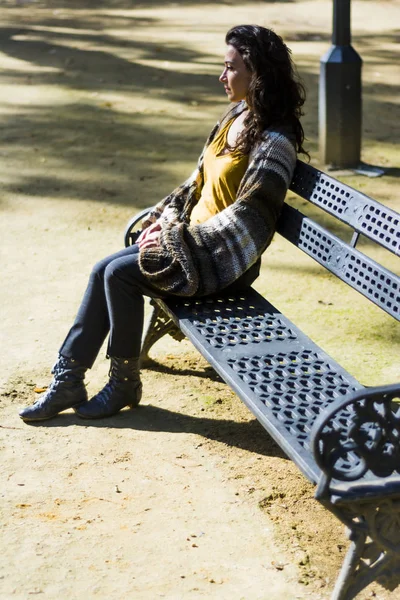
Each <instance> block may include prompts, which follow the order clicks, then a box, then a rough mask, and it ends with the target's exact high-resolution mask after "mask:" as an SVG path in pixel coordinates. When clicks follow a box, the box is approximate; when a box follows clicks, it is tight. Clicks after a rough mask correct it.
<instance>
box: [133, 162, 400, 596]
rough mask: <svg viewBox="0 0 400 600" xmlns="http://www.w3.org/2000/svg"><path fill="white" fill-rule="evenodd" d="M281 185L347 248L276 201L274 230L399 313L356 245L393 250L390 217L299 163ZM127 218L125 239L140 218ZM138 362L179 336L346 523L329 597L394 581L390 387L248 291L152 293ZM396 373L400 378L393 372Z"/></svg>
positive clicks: (394, 452) (396, 513) (398, 408)
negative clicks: (348, 231)
mask: <svg viewBox="0 0 400 600" xmlns="http://www.w3.org/2000/svg"><path fill="white" fill-rule="evenodd" d="M290 189H291V190H292V191H293V192H295V193H296V194H297V195H299V196H301V197H302V198H304V199H306V200H308V201H309V202H310V203H312V204H313V205H315V206H317V207H319V208H321V209H322V210H324V211H326V212H327V213H329V214H330V215H333V216H334V217H336V218H337V219H338V220H339V221H341V222H342V223H345V224H347V225H349V226H350V227H351V228H352V230H353V232H354V233H353V237H352V240H351V242H350V243H346V242H344V241H343V240H342V239H340V238H339V237H337V236H336V235H334V234H333V233H331V232H330V231H328V230H327V229H325V228H323V227H322V226H321V225H319V224H317V223H316V222H314V221H313V220H311V219H310V218H309V217H306V216H304V215H303V214H302V213H301V212H299V211H298V210H296V209H295V208H293V207H292V206H290V205H288V204H287V203H285V205H284V208H283V211H282V215H281V218H280V221H279V226H278V233H279V234H281V235H282V236H284V237H285V238H286V239H287V240H289V241H290V242H292V243H293V244H294V245H295V246H297V247H298V248H300V249H301V250H303V251H304V252H305V253H306V254H308V255H309V256H311V257H312V258H313V259H315V260H316V261H317V262H318V263H319V264H320V265H322V266H324V267H326V268H327V269H328V270H329V271H330V272H331V273H333V274H334V275H336V276H337V277H338V278H339V279H341V280H342V281H343V282H345V283H347V284H348V285H350V286H351V287H352V288H354V289H355V290H357V291H359V292H360V293H361V294H363V295H364V296H366V297H367V298H369V300H371V302H373V303H374V304H376V305H377V306H378V307H380V308H381V309H382V310H384V311H386V312H387V313H389V315H391V316H392V317H393V318H394V319H396V320H397V321H399V320H400V277H399V276H398V275H396V274H395V273H392V272H390V271H389V270H387V269H386V268H385V267H384V266H382V265H380V264H378V263H377V262H375V261H374V260H372V259H371V258H369V257H367V256H366V255H365V254H363V253H362V252H360V251H359V250H358V249H357V248H356V244H357V241H358V239H359V236H360V235H362V236H364V237H366V238H368V239H369V240H372V241H374V242H376V243H377V244H379V245H380V246H382V247H384V248H385V249H386V250H388V251H390V252H391V253H394V254H395V255H397V256H400V215H399V214H397V213H396V212H395V211H393V210H391V209H389V208H387V207H385V206H383V205H382V204H380V203H378V202H376V201H374V200H372V199H371V198H369V197H367V196H365V195H364V194H362V193H360V192H358V191H356V190H354V189H352V188H351V187H349V186H347V185H345V184H343V183H341V182H339V181H337V180H335V179H334V178H332V177H330V176H328V175H326V174H325V173H322V172H320V171H318V170H317V169H315V168H313V167H312V166H310V165H306V164H305V163H303V162H301V161H298V163H297V167H296V171H295V174H294V178H293V181H292V183H291V186H290ZM147 212H148V211H144V212H143V213H141V214H140V215H137V217H135V218H134V219H133V220H132V221H131V223H130V224H129V225H128V228H127V230H126V234H125V243H126V245H129V244H131V243H133V242H134V240H135V238H136V234H135V231H136V229H137V228H138V225H139V223H140V221H141V220H142V218H143V217H144V215H145V214H146V213H147ZM152 303H153V306H154V308H153V315H152V317H151V319H150V323H149V326H148V329H147V333H146V335H145V337H144V341H143V353H142V356H143V358H145V357H146V356H147V354H148V352H149V349H150V348H151V346H152V344H153V343H154V342H155V341H157V340H158V339H160V337H162V336H163V335H165V334H166V333H169V334H171V335H173V336H175V337H177V338H178V339H179V338H182V337H187V338H188V339H189V340H190V341H191V342H192V343H193V345H194V346H195V347H196V348H197V350H199V351H200V353H201V354H202V355H203V356H204V357H205V358H206V359H207V361H208V362H209V363H210V364H211V365H212V366H213V367H214V369H215V370H216V371H217V372H218V374H219V375H220V376H221V377H222V379H223V380H224V381H225V382H226V383H227V384H228V385H229V386H230V387H231V388H232V390H233V391H234V392H235V393H236V394H237V395H238V396H239V398H240V399H241V400H242V401H243V402H244V403H245V404H246V405H247V407H248V408H249V409H250V410H251V411H252V412H253V414H254V415H255V417H256V418H257V419H258V420H259V421H260V423H261V424H262V425H263V427H264V428H265V429H266V430H267V432H268V433H269V434H270V435H271V436H272V437H273V438H274V440H275V441H276V442H277V443H278V444H279V446H280V447H281V448H282V449H283V450H284V452H285V453H286V454H287V456H288V457H289V458H290V459H292V460H293V461H294V462H295V463H296V465H297V466H298V467H299V469H300V470H301V471H302V472H303V474H304V475H305V476H306V477H307V478H308V479H309V480H310V481H311V482H312V483H313V484H316V486H317V488H316V494H315V497H316V499H317V500H319V501H320V502H321V503H322V504H323V505H324V506H325V507H326V508H327V509H328V510H330V511H331V512H333V513H334V514H335V515H336V516H337V517H338V518H339V519H340V520H341V521H342V522H343V523H344V524H345V525H346V527H347V529H348V532H349V537H350V540H351V545H350V548H349V551H348V554H347V556H346V558H345V560H344V563H343V566H342V570H341V572H340V574H339V577H338V580H337V582H336V585H335V588H334V591H333V595H332V600H349V599H351V598H354V597H355V596H356V595H357V594H358V593H359V592H360V591H361V590H362V589H363V588H365V587H366V586H367V585H369V584H370V583H371V582H372V581H374V580H377V581H379V582H380V583H382V584H383V585H384V586H385V587H387V588H388V589H391V590H393V589H395V588H396V586H397V585H398V584H399V583H400V383H396V384H394V385H386V386H381V387H364V386H363V385H361V384H360V383H359V382H358V381H357V380H356V379H355V378H354V377H353V376H352V375H351V374H349V373H348V372H347V371H346V370H345V369H343V368H342V367H341V366H340V365H339V364H338V363H337V362H336V361H335V360H333V359H332V358H331V357H330V356H328V355H327V354H326V353H325V352H324V351H323V350H322V349H321V348H319V347H318V346H317V345H316V344H315V343H314V342H313V341H312V340H311V339H309V338H308V337H307V336H306V335H305V334H304V333H302V331H300V329H299V328H298V327H296V325H294V324H293V323H292V322H291V321H289V319H287V318H286V317H285V316H284V315H283V314H282V313H280V312H279V310H278V309H276V308H275V307H274V306H272V304H270V302H268V300H266V299H265V298H263V297H262V296H261V295H260V294H258V293H257V292H256V291H255V290H254V289H252V288H249V289H248V290H247V291H246V292H244V293H238V294H235V295H230V294H227V295H226V294H225V295H224V294H220V295H218V296H213V297H207V298H190V299H184V298H165V299H155V300H153V301H152ZM399 378H400V373H399Z"/></svg>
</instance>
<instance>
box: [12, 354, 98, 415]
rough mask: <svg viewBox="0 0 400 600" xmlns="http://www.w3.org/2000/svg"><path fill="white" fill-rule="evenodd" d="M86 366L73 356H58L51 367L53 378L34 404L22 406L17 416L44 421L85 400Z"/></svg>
mask: <svg viewBox="0 0 400 600" xmlns="http://www.w3.org/2000/svg"><path fill="white" fill-rule="evenodd" d="M85 371H86V367H83V366H82V365H80V364H79V363H78V362H77V361H76V360H74V359H73V358H65V357H64V356H59V357H58V360H57V362H56V364H55V365H54V367H53V369H52V371H51V372H52V373H53V375H54V379H53V381H52V382H51V384H50V385H49V387H48V388H47V390H46V391H45V393H44V394H42V396H40V398H38V400H36V402H35V404H32V406H28V407H27V408H24V409H23V410H21V412H20V413H19V416H20V417H21V419H23V420H24V421H44V420H45V419H51V418H52V417H55V416H56V415H58V413H59V412H62V411H63V410H67V408H72V407H73V406H75V405H76V404H80V403H81V402H86V401H87V392H86V388H85V384H84V382H83V380H84V377H85Z"/></svg>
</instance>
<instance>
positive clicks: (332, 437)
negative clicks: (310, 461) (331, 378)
mask: <svg viewBox="0 0 400 600" xmlns="http://www.w3.org/2000/svg"><path fill="white" fill-rule="evenodd" d="M396 400H397V401H396ZM312 446H313V451H314V456H315V459H316V461H317V464H318V466H319V467H320V468H321V470H322V471H323V472H324V473H325V474H326V476H327V480H328V482H329V481H330V480H332V479H336V480H339V481H356V480H359V479H360V478H362V477H363V476H364V475H365V474H366V473H371V474H372V475H374V476H375V477H389V476H390V475H392V474H399V475H400V386H394V385H392V386H385V387H381V388H372V389H370V390H368V389H363V390H358V391H357V392H355V393H354V394H352V395H350V396H349V397H347V398H345V399H342V400H341V401H338V402H335V403H334V404H332V406H330V407H328V408H327V409H326V411H325V412H324V414H323V415H322V417H321V418H320V419H319V420H318V422H317V423H316V424H315V431H314V432H313V440H312Z"/></svg>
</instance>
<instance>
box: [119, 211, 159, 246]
mask: <svg viewBox="0 0 400 600" xmlns="http://www.w3.org/2000/svg"><path fill="white" fill-rule="evenodd" d="M152 209H153V207H152V206H150V207H149V208H145V209H144V210H142V211H140V212H139V213H138V214H137V215H135V216H134V217H132V219H131V220H130V221H129V223H128V225H127V226H126V228H125V233H124V243H125V248H128V246H132V244H134V243H135V241H136V238H137V237H138V235H139V233H140V229H139V228H137V226H138V225H140V223H141V222H142V221H143V219H144V218H145V216H146V215H148V214H149V212H150V211H151V210H152Z"/></svg>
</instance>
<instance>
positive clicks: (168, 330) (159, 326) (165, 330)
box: [140, 300, 185, 366]
mask: <svg viewBox="0 0 400 600" xmlns="http://www.w3.org/2000/svg"><path fill="white" fill-rule="evenodd" d="M150 304H151V305H152V306H153V310H152V313H151V316H150V319H149V322H148V324H147V328H146V331H145V334H144V337H143V342H142V350H141V353H140V363H141V365H142V366H144V365H145V364H146V363H147V362H149V361H150V360H151V359H150V357H149V352H150V349H151V347H152V346H153V345H154V344H155V343H156V342H157V341H158V340H160V339H161V338H162V337H164V335H167V334H169V335H170V336H172V337H173V338H174V339H176V340H178V341H179V342H180V341H181V340H183V339H184V337H185V336H184V334H183V333H182V332H181V330H180V329H179V327H177V326H176V325H175V323H174V322H173V321H172V319H170V318H169V316H168V315H167V314H166V313H165V312H164V311H163V310H162V308H161V307H160V306H159V305H158V303H157V302H156V301H154V300H150Z"/></svg>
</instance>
